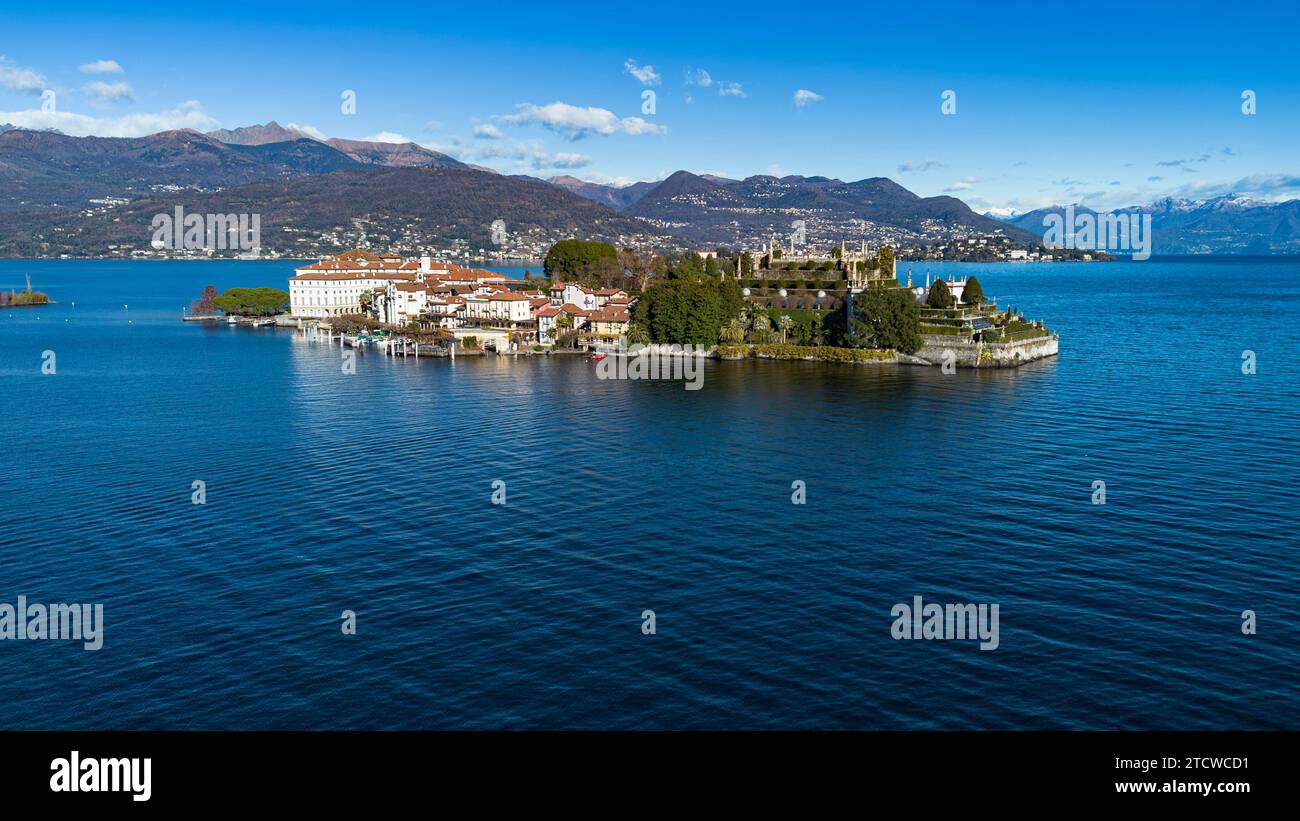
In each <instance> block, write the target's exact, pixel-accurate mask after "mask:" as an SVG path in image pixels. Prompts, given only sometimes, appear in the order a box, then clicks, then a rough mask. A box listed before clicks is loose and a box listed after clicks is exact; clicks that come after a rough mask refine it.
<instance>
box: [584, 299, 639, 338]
mask: <svg viewBox="0 0 1300 821" xmlns="http://www.w3.org/2000/svg"><path fill="white" fill-rule="evenodd" d="M631 321H632V314H631V313H630V312H628V310H627V309H626V308H618V307H615V306H612V305H611V306H607V307H605V308H601V309H599V310H596V311H592V312H591V314H590V316H588V317H587V323H588V329H587V331H586V332H585V333H584V336H585V337H587V338H589V339H590V340H591V341H592V342H597V343H609V342H618V341H619V340H620V339H622V338H623V337H625V336H626V335H627V326H628V324H629V323H630V322H631Z"/></svg>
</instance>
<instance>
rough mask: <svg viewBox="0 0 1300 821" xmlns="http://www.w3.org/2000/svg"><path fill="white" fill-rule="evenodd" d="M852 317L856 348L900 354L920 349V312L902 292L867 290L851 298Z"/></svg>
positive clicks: (894, 290)
mask: <svg viewBox="0 0 1300 821" xmlns="http://www.w3.org/2000/svg"><path fill="white" fill-rule="evenodd" d="M853 314H854V316H853V319H854V322H853V330H854V339H853V340H852V342H854V343H856V344H857V345H861V346H868V347H875V348H892V349H894V350H896V351H902V352H903V353H915V352H916V351H917V350H919V349H920V347H921V344H922V340H921V309H920V306H918V305H917V304H916V299H915V298H914V297H913V296H912V292H911V291H909V290H907V289H906V288H888V287H885V288H879V287H874V288H867V289H866V290H865V291H863V292H862V293H860V294H858V295H857V297H856V298H855V300H854V303H853Z"/></svg>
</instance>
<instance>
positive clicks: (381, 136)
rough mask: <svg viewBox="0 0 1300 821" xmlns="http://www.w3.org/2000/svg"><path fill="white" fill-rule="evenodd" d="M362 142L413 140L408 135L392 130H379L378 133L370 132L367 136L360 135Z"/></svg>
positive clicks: (408, 141)
mask: <svg viewBox="0 0 1300 821" xmlns="http://www.w3.org/2000/svg"><path fill="white" fill-rule="evenodd" d="M361 141H362V142H366V143H399V144H403V143H410V142H415V141H414V140H412V139H410V138H409V137H403V136H402V135H401V134H398V133H396V132H394V131H380V132H379V133H378V134H371V135H370V136H369V137H362V138H361Z"/></svg>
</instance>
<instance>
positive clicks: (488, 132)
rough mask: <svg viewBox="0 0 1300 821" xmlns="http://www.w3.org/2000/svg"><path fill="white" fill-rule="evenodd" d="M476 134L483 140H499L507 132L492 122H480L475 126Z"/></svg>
mask: <svg viewBox="0 0 1300 821" xmlns="http://www.w3.org/2000/svg"><path fill="white" fill-rule="evenodd" d="M474 136H475V137H478V138H479V139H481V140H499V139H501V138H502V137H504V136H505V134H502V133H501V129H499V128H497V127H496V126H494V125H492V124H491V123H480V124H479V125H476V126H474Z"/></svg>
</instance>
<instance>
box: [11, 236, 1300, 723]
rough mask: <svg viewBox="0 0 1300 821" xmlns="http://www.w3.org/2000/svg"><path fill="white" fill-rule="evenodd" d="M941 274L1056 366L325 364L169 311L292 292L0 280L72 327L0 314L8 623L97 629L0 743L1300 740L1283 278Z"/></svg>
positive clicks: (195, 279) (157, 265) (1257, 270)
mask: <svg viewBox="0 0 1300 821" xmlns="http://www.w3.org/2000/svg"><path fill="white" fill-rule="evenodd" d="M906 267H907V266H906V265H904V266H902V268H904V269H905V268H906ZM911 267H912V269H913V271H914V273H915V274H916V276H917V277H918V278H923V277H924V272H925V270H926V267H927V266H925V265H920V264H913V265H912V266H911ZM928 267H929V269H930V270H932V271H943V272H944V273H945V274H946V273H949V272H956V273H959V274H960V273H971V272H974V273H977V274H978V276H979V277H980V279H981V281H982V282H983V285H984V289H985V292H986V293H988V294H990V295H992V296H996V297H997V298H998V300H999V301H1000V302H1002V303H1003V304H1007V303H1010V304H1014V305H1017V306H1022V307H1023V308H1024V310H1025V313H1026V314H1027V315H1029V316H1031V317H1041V318H1043V319H1045V320H1046V321H1047V322H1048V324H1049V325H1050V326H1052V327H1053V328H1054V329H1056V330H1058V331H1059V332H1060V334H1061V355H1060V356H1059V357H1058V358H1056V359H1052V360H1047V361H1043V362H1038V363H1034V364H1032V365H1029V366H1027V367H1023V368H1020V369H1018V370H1006V371H984V372H972V371H959V372H958V373H956V374H955V375H944V374H942V373H941V372H940V371H939V370H938V369H925V368H908V367H894V366H886V367H854V366H848V365H820V364H812V363H772V362H726V363H709V364H708V365H707V366H706V374H705V386H704V388H703V389H702V390H699V391H685V390H683V389H682V385H681V383H670V382H630V381H621V382H616V381H601V380H597V379H596V378H595V374H594V369H593V367H592V365H591V363H589V362H586V361H581V360H579V359H577V358H574V359H567V358H566V359H560V358H549V359H548V358H532V359H519V360H513V359H507V358H481V359H473V358H465V357H462V358H459V359H457V360H456V361H455V362H454V363H453V362H448V361H445V360H436V361H435V360H422V361H415V360H410V359H408V360H402V359H392V358H387V357H383V356H380V355H377V354H375V353H372V352H369V351H363V352H361V353H360V354H359V357H358V362H357V368H356V373H355V374H351V375H349V374H344V373H343V372H342V369H341V367H340V356H341V355H340V352H339V349H338V348H330V347H327V346H324V345H320V344H316V343H312V342H308V341H305V340H303V339H302V338H301V337H298V336H296V335H295V334H294V333H293V332H292V331H288V330H276V329H258V330H253V329H247V328H231V327H226V326H224V325H222V326H208V327H200V326H197V325H196V324H194V323H182V322H180V321H179V315H180V309H181V306H182V305H184V304H186V303H188V302H189V301H191V300H193V299H196V298H197V296H198V294H199V292H200V291H201V289H202V287H203V286H204V285H205V284H206V283H209V282H211V283H213V284H216V285H217V286H218V287H219V288H221V289H225V288H228V287H233V286H238V285H276V286H279V287H285V286H284V279H285V277H286V276H288V275H289V274H290V273H291V270H292V268H293V263H288V262H178V263H166V262H138V263H124V262H118V263H110V262H93V261H42V262H25V261H16V260H3V261H0V286H3V287H10V286H17V287H21V285H22V283H23V274H24V273H28V272H30V274H31V276H32V282H33V285H34V286H35V287H36V288H37V289H38V290H44V291H46V292H47V293H49V294H50V295H51V296H52V298H54V299H56V300H58V302H59V303H60V304H58V305H54V306H48V307H43V308H28V309H6V310H0V377H3V379H2V381H0V412H2V413H3V419H4V424H5V426H6V428H7V436H6V440H7V441H6V442H5V445H4V447H3V448H0V491H2V492H0V499H3V503H4V524H3V527H2V528H0V602H6V601H7V602H10V603H14V602H15V601H16V598H17V596H18V595H20V594H21V595H26V596H27V597H28V599H29V600H30V601H41V602H101V603H103V605H104V619H105V638H104V647H103V649H101V650H99V651H98V652H86V651H84V650H82V649H81V646H80V644H74V643H67V642H53V641H43V642H42V641H2V642H0V704H3V705H4V710H3V711H2V712H0V727H3V728H65V729H72V728H141V729H144V728H150V729H152V728H228V729H251V728H497V727H507V728H776V727H782V728H889V729H894V728H909V729H910V728H925V729H929V728H1033V729H1047V728H1135V729H1142V728H1291V729H1296V728H1300V686H1298V685H1297V681H1298V680H1300V677H1297V675H1296V670H1297V667H1298V666H1300V567H1298V563H1297V548H1296V545H1297V536H1296V534H1297V531H1298V529H1300V528H1298V526H1300V492H1298V491H1297V478H1296V477H1297V467H1300V454H1298V450H1297V444H1298V443H1300V425H1297V422H1298V421H1300V415H1298V414H1297V408H1298V407H1300V404H1298V400H1300V376H1298V372H1297V367H1296V356H1297V353H1298V352H1300V345H1298V343H1300V323H1297V322H1296V320H1295V317H1296V315H1297V308H1300V262H1297V261H1295V260H1274V261H1260V260H1238V261H1226V260H1199V261H1170V260H1152V261H1148V262H1145V263H1113V264H1104V265H1103V264H1071V265H1061V264H1057V265H1052V264H1041V265H1040V264H1008V265H959V264H948V265H930V266H928ZM534 270H536V266H534ZM74 302H75V305H74ZM1245 350H1252V351H1254V352H1255V354H1256V356H1257V362H1258V372H1257V373H1256V374H1254V375H1244V374H1243V373H1242V369H1241V364H1242V352H1243V351H1245ZM45 351H53V352H54V353H55V355H56V357H57V359H56V363H57V373H56V374H54V375H45V374H42V372H41V365H42V361H43V353H44V352H45ZM194 480H202V481H204V482H206V487H207V504H205V505H194V504H191V482H193V481H194ZM495 480H501V481H504V482H505V483H506V488H507V503H506V504H505V505H502V506H494V505H493V504H492V503H491V496H492V484H493V482H494V481H495ZM1098 480H1100V481H1104V482H1105V483H1106V489H1107V500H1106V504H1105V505H1094V504H1092V495H1093V483H1094V481H1098ZM795 481H803V482H805V483H806V485H807V504H805V505H802V506H800V505H793V504H791V484H792V482H795ZM915 595H921V596H923V597H924V598H925V600H926V601H932V602H937V603H949V602H989V603H998V604H999V607H1000V646H999V647H998V649H996V650H994V651H990V652H983V651H981V650H980V649H979V648H978V646H977V645H976V644H975V643H972V642H969V641H946V642H945V641H896V640H894V639H893V638H891V635H890V627H891V623H892V621H893V620H892V617H891V616H890V609H891V608H892V607H893V606H894V605H895V604H896V603H900V602H909V603H910V602H911V601H912V597H913V596H915ZM345 609H350V610H353V611H355V612H356V614H357V618H358V632H357V635H355V636H344V635H342V633H341V631H340V627H339V626H340V614H341V611H343V610H345ZM647 609H650V610H654V611H655V614H656V627H657V633H656V634H655V635H643V634H642V632H641V623H642V621H641V614H642V611H643V610H647ZM1244 610H1253V611H1255V613H1256V615H1257V619H1258V634H1257V635H1254V636H1246V635H1243V634H1242V630H1241V623H1242V620H1241V616H1242V612H1243V611H1244Z"/></svg>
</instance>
